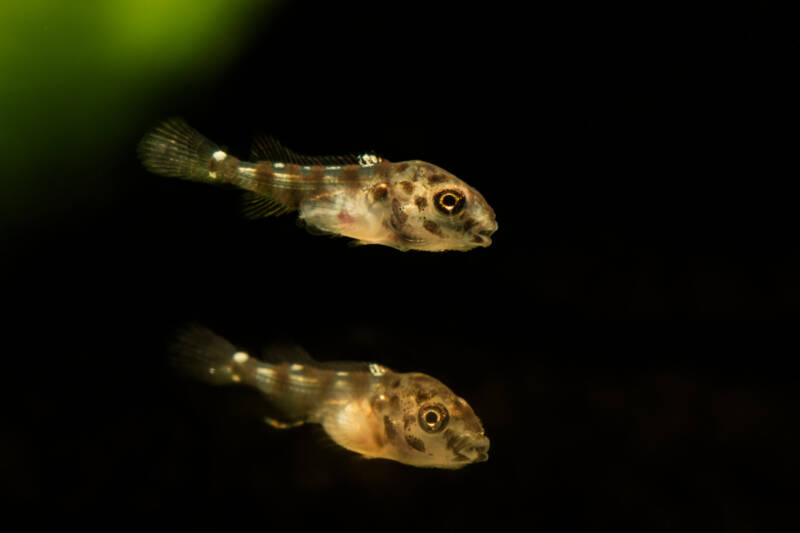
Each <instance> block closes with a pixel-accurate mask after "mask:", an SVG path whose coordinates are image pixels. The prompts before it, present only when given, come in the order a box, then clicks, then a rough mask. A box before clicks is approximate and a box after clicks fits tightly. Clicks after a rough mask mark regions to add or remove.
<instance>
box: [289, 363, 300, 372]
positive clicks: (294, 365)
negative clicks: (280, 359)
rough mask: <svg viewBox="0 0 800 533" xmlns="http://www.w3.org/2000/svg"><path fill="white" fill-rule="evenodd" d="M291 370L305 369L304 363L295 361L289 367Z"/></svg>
mask: <svg viewBox="0 0 800 533" xmlns="http://www.w3.org/2000/svg"><path fill="white" fill-rule="evenodd" d="M289 370H291V371H292V372H300V371H301V370H303V365H300V364H297V363H294V364H293V365H291V366H290V367H289Z"/></svg>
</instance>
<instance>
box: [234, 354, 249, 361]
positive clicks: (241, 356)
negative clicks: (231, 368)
mask: <svg viewBox="0 0 800 533" xmlns="http://www.w3.org/2000/svg"><path fill="white" fill-rule="evenodd" d="M248 359H250V356H249V355H247V354H246V353H244V352H236V353H235V354H233V361H234V362H235V363H239V364H242V363H244V362H246V361H247V360H248Z"/></svg>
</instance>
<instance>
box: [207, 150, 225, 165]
mask: <svg viewBox="0 0 800 533" xmlns="http://www.w3.org/2000/svg"><path fill="white" fill-rule="evenodd" d="M206 153H208V152H206ZM213 157H214V159H216V160H217V161H218V162H219V161H225V158H226V157H228V154H226V153H225V152H223V151H222V150H217V151H216V152H214V154H213Z"/></svg>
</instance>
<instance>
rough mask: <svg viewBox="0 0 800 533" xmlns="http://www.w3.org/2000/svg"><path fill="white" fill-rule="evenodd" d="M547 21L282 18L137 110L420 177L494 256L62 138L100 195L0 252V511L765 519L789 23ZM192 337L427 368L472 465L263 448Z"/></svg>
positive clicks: (774, 421) (558, 523) (787, 250)
mask: <svg viewBox="0 0 800 533" xmlns="http://www.w3.org/2000/svg"><path fill="white" fill-rule="evenodd" d="M559 6H560V7H542V6H538V5H534V6H529V7H528V8H526V9H525V10H524V11H523V8H522V7H514V8H509V7H505V6H503V5H501V4H492V3H487V4H478V5H477V6H475V7H469V6H467V5H453V6H449V7H447V8H445V7H441V6H440V7H437V8H433V7H431V6H411V5H406V4H401V3H392V4H378V3H375V4H363V5H362V4H358V5H356V4H341V3H338V2H331V3H325V4H310V3H308V2H293V3H290V4H288V5H286V6H285V7H283V8H281V9H279V10H278V11H277V13H274V18H272V19H271V20H270V21H269V22H268V23H267V22H265V24H264V29H263V31H262V32H260V33H259V34H258V35H257V37H256V38H255V39H254V40H253V42H252V43H251V44H250V45H249V46H248V48H247V49H246V51H245V53H244V54H242V55H241V57H239V58H237V61H236V62H235V63H233V64H231V65H230V66H229V67H228V68H227V69H226V70H225V71H224V73H223V75H222V76H220V77H219V78H217V79H214V80H212V81H211V82H208V83H204V84H200V85H193V84H192V82H191V80H188V81H182V80H177V81H176V88H175V90H174V92H172V93H169V94H166V95H164V98H163V99H162V100H159V101H158V102H157V104H156V105H154V106H153V108H152V109H150V110H149V112H148V113H147V114H146V116H143V117H142V133H143V132H144V130H145V129H146V128H148V127H150V126H152V125H153V124H155V123H156V122H158V121H159V120H161V119H163V118H166V117H168V116H172V115H181V116H184V117H185V118H186V119H187V120H188V121H189V123H190V124H192V125H193V126H194V127H196V128H197V129H198V130H200V131H201V132H203V133H204V134H206V135H207V136H209V137H210V138H211V139H213V140H214V141H216V142H218V143H220V144H222V145H225V146H227V147H228V149H229V151H230V152H231V153H233V154H235V155H238V156H241V157H245V156H246V155H247V153H248V151H249V147H250V141H251V139H252V137H253V136H254V135H255V134H259V133H269V134H272V135H274V136H276V137H277V138H279V139H281V140H282V141H283V142H284V143H285V144H286V145H287V146H289V147H291V148H293V149H294V150H296V151H298V152H301V153H310V154H327V153H333V154H336V153H352V152H357V151H360V150H369V149H372V150H375V151H377V152H378V153H380V154H382V155H383V156H384V157H386V158H388V159H390V160H395V161H397V160H404V159H423V160H427V161H431V162H433V163H435V164H437V165H440V166H442V167H443V168H446V169H448V170H450V171H451V172H453V173H454V174H455V175H457V176H459V177H461V178H462V179H464V180H465V181H467V182H468V183H470V184H471V185H473V186H474V187H475V188H477V189H478V190H480V191H481V192H482V193H483V195H484V196H485V198H486V199H487V200H488V201H489V203H490V204H491V205H492V206H493V208H494V209H495V211H496V213H497V219H498V222H499V225H500V229H499V231H498V232H497V233H496V234H495V237H494V244H493V245H492V246H491V247H490V248H488V249H478V250H474V251H471V252H468V253H443V254H431V253H413V252H408V253H400V252H397V251H395V250H392V249H389V248H383V247H376V246H373V247H351V246H348V245H347V241H346V239H341V238H340V239H336V238H327V237H319V236H312V235H309V234H307V233H306V232H305V231H303V230H302V229H300V228H298V227H296V225H295V222H294V218H295V216H294V215H289V216H286V217H282V218H279V219H269V220H261V221H256V222H251V221H247V220H243V219H242V218H241V217H240V215H239V198H238V195H237V194H236V193H235V192H232V191H228V190H223V189H216V188H213V187H210V186H206V185H203V184H195V183H188V182H183V181H178V180H167V179H163V178H159V177H156V176H153V175H149V174H147V173H146V172H145V171H144V170H143V169H142V168H141V166H140V165H139V164H138V162H137V161H136V158H135V144H136V142H137V141H138V138H137V136H131V138H130V139H129V142H128V143H127V144H125V145H124V146H123V147H122V148H121V149H120V151H119V153H117V154H115V155H114V157H113V158H112V159H109V160H102V161H94V160H93V159H92V157H91V154H86V156H87V157H86V171H91V172H98V171H102V172H107V173H108V179H109V180H112V181H113V187H114V194H113V195H112V197H111V199H110V200H103V202H105V203H103V204H102V205H103V207H102V208H100V209H97V210H93V211H91V213H90V214H87V213H82V212H81V213H71V214H68V215H66V216H62V217H61V218H59V219H58V220H57V222H53V221H50V222H48V223H47V224H40V225H39V226H37V227H35V228H33V227H32V228H30V229H29V230H27V231H22V232H21V233H20V234H19V235H17V238H15V239H13V240H12V241H11V242H10V247H11V248H10V250H11V253H10V254H9V257H11V258H12V260H11V261H8V262H5V263H6V264H5V268H6V269H7V272H6V274H5V279H6V282H7V288H6V295H7V302H10V303H11V305H10V306H9V308H10V309H13V317H14V318H12V319H11V320H10V322H9V321H7V322H6V324H7V330H8V332H9V333H10V336H11V338H12V339H14V340H16V339H18V338H19V339H21V340H22V342H21V343H19V345H17V344H15V343H14V342H12V344H11V349H10V350H9V352H8V353H7V354H6V355H5V358H6V360H7V361H9V365H8V369H7V373H6V374H5V380H4V381H5V382H6V385H5V387H4V389H5V391H6V392H9V393H10V394H9V399H8V401H7V402H6V405H7V407H8V409H6V411H7V415H6V416H5V419H6V420H5V423H4V426H5V428H4V431H3V433H4V435H5V437H4V439H3V446H4V448H5V450H4V453H3V455H4V456H5V458H6V459H5V462H4V479H5V481H6V483H8V484H9V486H10V487H11V488H12V489H13V495H12V496H11V498H10V499H9V500H7V501H9V502H11V504H12V505H13V506H14V507H15V508H17V509H20V510H23V511H25V512H28V513H29V516H31V517H37V516H41V513H42V512H43V511H44V512H46V513H55V514H56V515H57V516H76V515H77V516H80V517H82V518H83V519H85V520H86V521H88V522H91V521H93V520H99V519H101V518H102V517H105V516H108V515H110V514H113V515H116V517H127V518H135V517H143V518H146V519H151V518H156V517H158V518H159V519H169V520H170V521H171V520H174V523H175V524H176V525H178V526H180V527H182V528H188V529H197V530H204V529H208V530H213V529H222V528H227V527H229V526H230V525H231V524H232V523H233V522H235V521H238V520H242V519H247V520H254V521H256V522H255V523H256V524H257V527H263V528H272V527H279V526H283V525H292V526H295V527H304V526H309V525H312V524H317V523H325V524H328V527H333V526H335V527H345V528H348V529H368V528H369V529H376V528H379V529H395V528H397V529H399V528H402V529H407V530H417V529H420V528H422V529H428V528H430V529H434V528H436V529H442V528H443V529H445V530H455V529H459V530H465V529H466V530H469V529H478V528H481V529H484V528H499V529H501V530H506V529H508V528H509V527H512V526H513V527H522V528H526V529H527V528H531V529H537V530H543V531H567V530H569V531H574V530H587V531H588V530H592V531H620V530H631V531H634V530H637V531H687V530H692V531H694V530H697V531H700V530H703V531H766V530H780V529H784V528H785V529H789V528H790V525H791V522H789V520H791V519H792V518H793V515H792V514H790V512H789V511H790V505H792V504H793V503H794V501H793V499H790V497H789V493H788V489H789V488H790V485H789V483H788V482H787V479H788V478H787V475H788V471H789V470H791V469H793V468H796V467H797V452H796V450H797V446H798V444H799V442H798V441H799V440H800V439H798V433H797V431H796V429H795V425H796V421H795V422H792V420H796V418H795V414H794V404H795V403H796V400H795V383H796V374H795V373H794V372H793V370H794V359H795V358H796V356H797V348H796V342H795V337H796V330H795V328H794V321H793V320H792V319H791V313H792V312H793V311H795V310H796V309H797V305H798V300H799V299H800V283H798V275H797V271H798V267H800V254H799V253H798V248H797V244H796V218H797V217H796V207H795V206H796V196H794V195H793V194H792V193H791V191H792V190H793V189H794V186H793V183H792V182H793V181H795V180H796V171H790V170H788V169H787V168H785V167H784V165H785V163H786V161H788V160H790V158H789V157H788V156H789V154H790V153H794V152H795V150H796V148H795V145H794V143H790V142H789V138H790V137H789V136H788V131H790V130H792V129H794V128H793V127H791V128H790V126H793V124H792V121H791V120H790V118H791V113H792V111H793V110H792V109H791V108H790V107H789V102H790V101H791V100H793V99H794V97H795V93H792V92H791V90H790V87H789V86H788V80H789V79H790V77H791V76H790V74H791V71H792V70H796V69H795V66H796V64H795V63H792V62H790V61H789V59H788V56H789V54H787V47H788V46H789V44H790V39H789V34H788V29H787V28H785V27H784V26H783V24H782V23H781V21H780V18H779V16H778V15H777V14H776V13H773V12H772V11H771V10H770V9H769V8H768V7H766V6H751V5H748V4H744V3H726V4H725V5H724V6H721V7H718V8H711V7H687V8H679V7H676V6H674V5H673V4H671V3H663V4H651V3H642V4H641V5H633V6H631V5H625V6H621V5H620V6H617V7H614V6H607V5H604V4H602V3H596V4H592V5H590V6H588V7H587V6H585V5H566V4H559ZM210 38H218V39H224V38H225V37H224V35H216V36H213V37H212V36H210ZM790 93H791V94H790ZM109 127H113V124H110V125H109ZM789 168H796V165H795V164H794V163H793V162H792V164H791V166H790V167H789ZM98 169H100V170H98ZM68 178H69V176H64V177H63V179H68ZM80 194H82V195H87V194H88V195H91V194H92V192H91V191H81V193H80ZM98 194H99V193H98ZM47 201H50V202H56V201H57V199H49V200H47ZM187 321H197V322H200V323H203V324H205V325H207V326H209V327H211V328H213V329H215V330H216V331H218V332H219V333H221V334H222V335H224V336H226V337H227V338H229V339H230V340H232V341H233V342H235V343H238V344H240V345H242V346H243V347H246V348H249V349H251V350H257V349H258V348H259V347H260V346H261V345H263V344H265V343H268V342H269V341H272V340H275V339H293V340H295V341H296V342H298V343H300V344H302V345H303V346H305V347H306V348H307V349H308V350H309V351H310V352H311V353H312V354H313V355H314V356H315V357H317V358H318V359H321V360H336V359H354V360H370V361H372V360H374V361H378V362H381V363H383V364H386V365H387V366H390V367H392V368H394V369H397V370H399V371H423V372H426V373H429V374H431V375H433V376H436V377H438V378H439V379H441V380H442V381H444V382H445V383H446V384H448V385H450V386H451V388H453V389H454V390H455V391H456V392H457V393H458V394H460V395H461V396H463V397H465V398H466V399H467V400H468V401H469V402H470V404H471V405H472V406H473V408H474V409H475V410H476V412H477V413H478V414H479V415H480V416H481V418H482V420H483V422H484V426H485V428H486V431H487V435H488V436H489V437H490V438H491V442H492V448H491V450H490V460H489V462H487V463H483V464H480V465H474V466H469V467H467V468H465V469H463V470H460V471H440V470H424V469H415V468H411V467H407V466H404V465H401V464H396V463H391V462H386V461H365V460H362V459H360V458H358V457H355V456H353V455H352V454H350V453H348V452H346V451H343V450H340V449H338V448H337V447H336V446H335V445H333V444H331V443H330V442H329V441H327V440H326V439H325V437H324V435H322V432H321V431H315V430H314V428H308V427H304V428H300V429H296V430H291V431H285V432H278V431H275V430H273V429H271V428H269V427H268V426H266V425H265V424H263V423H262V422H261V421H260V416H261V413H262V411H263V407H264V405H263V403H262V402H263V401H262V399H261V398H260V397H259V396H258V394H256V393H254V392H251V391H248V390H239V389H236V388H227V389H225V388H222V389H221V388H207V387H204V386H203V385H199V384H193V383H186V382H184V381H182V380H180V379H178V378H176V377H175V376H174V375H173V374H172V373H171V372H170V370H169V368H168V367H167V365H166V364H165V357H166V354H165V346H166V345H167V343H168V342H169V339H170V338H171V336H172V335H173V332H174V330H175V328H177V327H179V326H180V325H181V324H183V323H185V322H187ZM320 521H321V522H320ZM158 523H163V522H158Z"/></svg>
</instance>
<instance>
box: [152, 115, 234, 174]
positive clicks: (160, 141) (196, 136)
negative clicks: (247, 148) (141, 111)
mask: <svg viewBox="0 0 800 533" xmlns="http://www.w3.org/2000/svg"><path fill="white" fill-rule="evenodd" d="M138 153H139V158H140V159H141V160H142V164H143V165H144V167H145V168H146V169H147V170H149V171H150V172H153V173H155V174H160V175H162V176H169V177H172V178H184V179H189V180H195V181H214V180H215V178H216V175H215V174H214V173H213V172H210V169H209V164H210V163H211V160H212V158H214V157H218V158H220V157H221V158H224V157H225V153H224V152H222V151H220V149H219V147H218V146H217V145H216V144H214V143H213V142H211V141H209V140H208V139H206V138H205V137H204V136H203V135H201V134H200V133H199V132H197V131H196V130H195V129H194V128H192V127H191V126H189V125H188V124H186V122H184V121H183V119H180V118H173V119H169V120H167V121H165V122H163V123H161V124H160V125H159V126H157V127H156V128H154V129H153V130H152V131H150V132H149V133H148V134H147V135H145V136H144V138H142V140H141V141H140V142H139V146H138Z"/></svg>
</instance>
